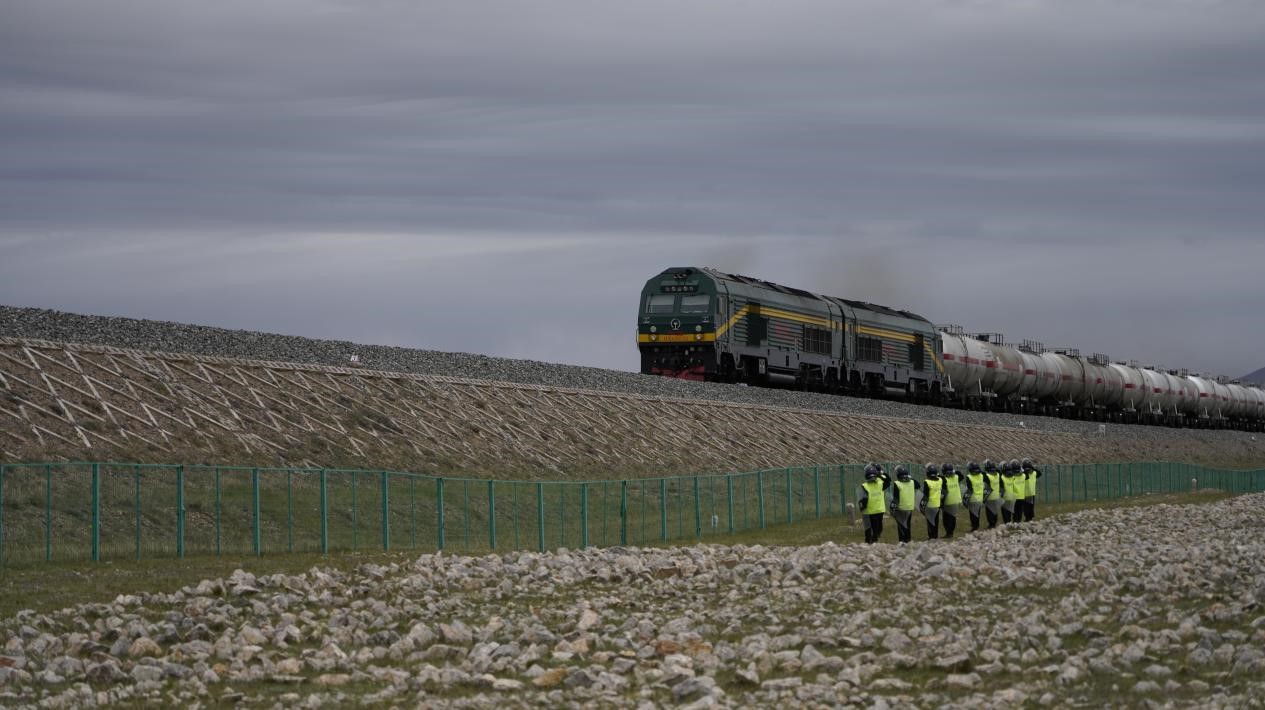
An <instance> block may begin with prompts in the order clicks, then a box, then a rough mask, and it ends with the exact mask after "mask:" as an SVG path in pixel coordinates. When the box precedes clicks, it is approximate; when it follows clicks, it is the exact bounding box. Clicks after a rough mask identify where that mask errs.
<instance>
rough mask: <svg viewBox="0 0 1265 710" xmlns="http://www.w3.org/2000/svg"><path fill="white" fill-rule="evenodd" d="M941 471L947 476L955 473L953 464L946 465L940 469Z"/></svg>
mask: <svg viewBox="0 0 1265 710" xmlns="http://www.w3.org/2000/svg"><path fill="white" fill-rule="evenodd" d="M940 471H941V472H942V473H943V474H944V475H946V476H947V475H949V474H950V473H953V472H954V468H953V464H951V463H946V464H945V465H943V466H941V467H940Z"/></svg>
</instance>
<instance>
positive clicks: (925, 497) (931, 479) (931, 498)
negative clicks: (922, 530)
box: [921, 463, 944, 540]
mask: <svg viewBox="0 0 1265 710" xmlns="http://www.w3.org/2000/svg"><path fill="white" fill-rule="evenodd" d="M924 471H925V474H926V475H925V477H924V478H923V482H922V504H921V505H922V514H923V517H925V518H926V519H927V539H928V540H934V539H936V538H937V537H940V503H941V501H942V500H943V498H944V481H941V480H940V469H939V468H938V467H937V466H936V465H935V464H933V463H929V464H927V466H926V468H925V469H924Z"/></svg>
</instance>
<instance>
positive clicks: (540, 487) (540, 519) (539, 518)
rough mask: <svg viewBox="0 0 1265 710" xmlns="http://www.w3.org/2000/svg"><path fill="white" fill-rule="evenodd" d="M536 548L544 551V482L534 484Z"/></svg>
mask: <svg viewBox="0 0 1265 710" xmlns="http://www.w3.org/2000/svg"><path fill="white" fill-rule="evenodd" d="M536 549H538V550H539V551H540V552H544V551H545V484H543V483H537V484H536Z"/></svg>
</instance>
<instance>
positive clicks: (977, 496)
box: [966, 473, 984, 503]
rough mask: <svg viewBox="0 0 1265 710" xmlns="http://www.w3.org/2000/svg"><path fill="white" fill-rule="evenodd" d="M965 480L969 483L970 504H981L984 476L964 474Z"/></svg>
mask: <svg viewBox="0 0 1265 710" xmlns="http://www.w3.org/2000/svg"><path fill="white" fill-rule="evenodd" d="M966 480H968V481H970V482H971V502H972V503H983V502H984V474H983V473H968V474H966Z"/></svg>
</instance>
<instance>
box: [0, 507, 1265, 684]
mask: <svg viewBox="0 0 1265 710" xmlns="http://www.w3.org/2000/svg"><path fill="white" fill-rule="evenodd" d="M1262 505H1265V495H1251V496H1241V497H1238V498H1232V499H1226V500H1223V501H1220V502H1217V503H1212V504H1206V505H1159V506H1151V507H1139V508H1122V509H1115V510H1093V511H1085V512H1080V513H1074V514H1068V515H1063V516H1059V517H1057V518H1052V519H1048V520H1038V521H1037V522H1035V523H1031V524H1024V525H1022V526H1015V527H1004V528H1001V529H998V530H995V531H985V532H980V533H976V534H973V535H970V536H967V537H959V538H958V539H956V540H954V541H937V542H917V543H914V544H912V545H908V546H895V545H889V544H880V545H858V544H849V545H835V544H825V545H820V546H815V547H803V548H766V547H759V546H755V547H741V546H738V547H728V546H695V547H685V548H675V549H635V548H607V549H601V550H598V549H592V550H587V551H573V550H559V551H556V552H553V553H547V554H538V553H511V554H503V555H490V556H485V557H477V558H469V557H450V556H443V555H425V556H422V557H419V558H418V559H417V560H416V561H415V562H413V563H412V564H403V565H391V566H385V567H384V566H375V565H363V566H361V567H360V568H358V569H357V570H356V571H354V572H340V571H337V570H332V569H319V568H313V569H311V570H310V571H308V572H307V573H305V574H300V575H294V576H287V575H281V574H278V575H270V576H260V577H255V576H253V575H250V574H247V573H243V572H240V571H239V572H238V573H234V574H233V575H232V576H230V577H228V578H223V579H211V580H206V581H203V582H201V583H198V584H195V585H190V586H188V587H186V588H184V589H182V590H180V591H178V592H175V593H172V594H148V593H145V592H144V591H143V590H137V593H136V594H134V595H125V596H120V597H118V598H117V599H115V600H114V601H113V602H112V603H106V604H84V605H80V606H78V607H75V608H71V609H66V610H63V611H60V612H56V613H51V614H46V615H40V614H36V613H34V612H21V613H19V614H18V615H17V616H16V617H15V618H13V619H9V620H6V621H5V622H3V623H0V654H2V655H0V704H3V705H5V706H10V707H35V706H36V705H40V706H42V707H70V706H75V707H78V706H83V705H89V704H111V703H127V704H140V703H146V704H148V703H155V704H162V705H190V706H196V705H197V704H205V703H238V704H244V705H250V706H260V705H273V704H274V703H277V702H281V703H283V704H287V705H296V706H303V707H322V706H329V707H334V706H338V707H341V706H346V705H349V704H352V703H358V702H362V701H367V702H377V703H386V704H401V705H414V704H417V705H429V704H435V703H439V704H446V705H451V706H454V707H488V706H491V705H496V706H500V707H540V706H550V707H559V706H589V705H594V706H598V705H610V706H622V707H632V706H637V707H647V708H648V707H660V706H662V705H666V704H680V705H683V706H685V707H691V708H703V707H753V706H761V707H766V706H779V705H780V706H786V705H796V706H800V705H814V704H817V703H821V704H823V705H835V704H840V703H842V704H851V705H855V706H861V707H878V708H889V707H923V708H939V707H963V708H966V707H973V708H975V707H982V708H1003V707H1004V708H1016V707H1027V706H1042V707H1065V706H1093V707H1101V706H1113V707H1115V706H1128V707H1137V706H1143V705H1153V706H1157V707H1164V706H1194V705H1198V706H1200V707H1213V708H1231V707H1248V706H1252V704H1253V703H1259V701H1260V698H1262V697H1265V608H1263V607H1262V606H1261V599H1262V598H1263V597H1265V537H1263V536H1262V535H1261V522H1260V515H1259V511H1260V509H1261V506H1262Z"/></svg>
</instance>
